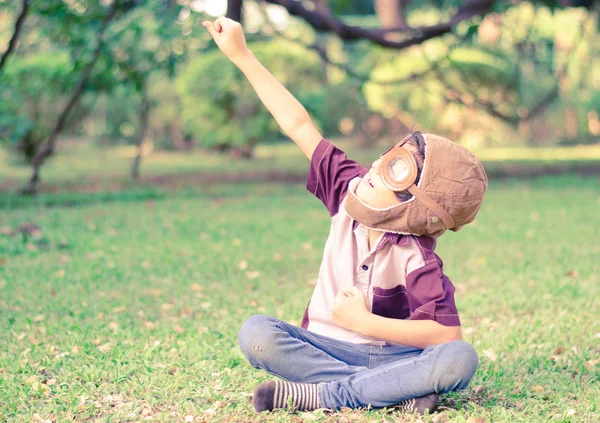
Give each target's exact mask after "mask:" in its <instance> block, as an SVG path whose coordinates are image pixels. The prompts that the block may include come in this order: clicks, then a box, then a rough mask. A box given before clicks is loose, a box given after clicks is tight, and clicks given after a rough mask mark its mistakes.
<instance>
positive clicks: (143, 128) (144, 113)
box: [131, 83, 150, 179]
mask: <svg viewBox="0 0 600 423" xmlns="http://www.w3.org/2000/svg"><path fill="white" fill-rule="evenodd" d="M141 95H142V104H141V105H140V134H139V135H138V138H137V140H136V142H135V147H136V151H137V154H136V156H135V158H134V159H133V164H132V166H131V177H132V178H133V179H138V178H139V177H140V163H141V162H142V154H143V146H144V141H145V139H146V134H147V133H148V115H149V114H150V100H149V99H148V94H147V93H146V84H145V83H144V84H142V90H141Z"/></svg>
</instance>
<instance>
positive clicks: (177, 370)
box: [168, 366, 179, 375]
mask: <svg viewBox="0 0 600 423" xmlns="http://www.w3.org/2000/svg"><path fill="white" fill-rule="evenodd" d="M168 372H169V374H170V375H176V374H177V373H178V372H179V369H178V368H177V367H175V366H172V367H170V368H169V370H168Z"/></svg>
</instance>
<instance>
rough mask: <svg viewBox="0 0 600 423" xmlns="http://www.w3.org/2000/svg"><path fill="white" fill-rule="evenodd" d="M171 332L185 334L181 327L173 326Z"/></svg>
mask: <svg viewBox="0 0 600 423" xmlns="http://www.w3.org/2000/svg"><path fill="white" fill-rule="evenodd" d="M173 330H174V331H175V332H177V333H183V332H185V329H184V328H182V327H181V326H179V325H173Z"/></svg>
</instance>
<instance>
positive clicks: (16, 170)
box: [0, 139, 600, 193]
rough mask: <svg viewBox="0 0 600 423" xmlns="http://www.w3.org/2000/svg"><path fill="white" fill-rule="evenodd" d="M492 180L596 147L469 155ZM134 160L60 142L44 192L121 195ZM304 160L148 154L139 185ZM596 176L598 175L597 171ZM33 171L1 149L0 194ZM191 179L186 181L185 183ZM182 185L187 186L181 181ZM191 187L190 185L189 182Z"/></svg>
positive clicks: (364, 154) (574, 159)
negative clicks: (164, 178) (112, 192)
mask: <svg viewBox="0 0 600 423" xmlns="http://www.w3.org/2000/svg"><path fill="white" fill-rule="evenodd" d="M334 141H335V144H336V145H338V146H340V147H341V148H342V149H343V150H344V151H346V152H347V153H348V156H349V157H352V158H353V159H355V160H357V161H359V162H360V163H363V164H365V165H370V164H371V163H372V162H373V160H375V159H377V158H378V157H379V153H381V152H382V151H384V150H385V149H387V147H388V146H389V144H390V143H391V142H392V141H393V140H391V139H389V140H387V141H386V140H383V141H381V142H380V143H379V145H378V146H375V147H373V148H370V149H359V148H356V146H355V145H353V143H352V140H349V139H336V140H334ZM473 152H474V153H476V154H477V156H478V157H479V158H480V159H481V160H482V162H483V164H484V166H485V168H486V171H487V172H488V174H489V175H490V176H491V177H494V176H498V175H503V176H505V175H507V174H513V175H516V176H519V175H523V174H528V173H539V172H544V171H549V170H553V171H556V170H560V169H563V170H577V169H583V168H591V167H595V168H596V169H598V168H600V144H598V145H582V146H575V147H552V148H532V147H496V148H484V149H480V150H476V149H475V150H473ZM134 155H135V150H134V148H133V147H131V146H115V147H108V148H107V147H104V148H99V147H97V146H95V145H94V144H93V143H90V142H81V141H69V140H67V141H63V142H62V143H59V151H58V152H57V154H55V155H54V156H52V157H51V158H50V159H49V160H48V161H47V163H46V164H45V165H44V167H43V168H42V184H43V191H51V192H54V191H57V190H67V191H73V190H78V191H81V190H85V191H96V192H98V191H115V190H116V191H120V190H122V189H130V188H131V185H132V184H131V179H130V178H129V175H130V167H131V161H132V159H133V157H134ZM307 164H308V161H307V160H306V158H305V157H304V156H303V155H302V153H301V152H300V150H299V149H298V148H297V147H296V146H295V145H294V144H293V143H292V142H291V141H289V142H286V143H278V144H275V145H259V146H258V147H257V148H256V159H255V160H251V161H244V160H242V161H233V162H232V160H231V159H230V158H229V157H228V156H227V155H222V154H215V153H210V152H207V151H203V150H199V149H198V150H195V151H192V152H164V151H156V152H152V153H151V154H149V155H148V156H146V157H144V159H143V161H142V166H141V173H142V183H146V184H147V185H155V183H156V181H155V180H153V179H152V178H156V177H164V176H175V177H176V178H179V179H182V178H185V177H189V176H202V175H207V174H212V175H215V174H216V175H219V174H225V173H231V172H232V171H235V172H253V173H255V174H256V173H259V172H265V171H280V172H286V173H291V174H297V175H301V176H302V175H304V173H305V172H306V166H307ZM595 173H596V174H597V173H598V171H596V172H595ZM30 174H31V170H30V169H29V168H28V167H27V166H24V165H23V164H22V163H21V162H20V161H19V160H18V158H17V157H16V155H14V154H10V153H9V152H8V151H7V150H3V149H0V193H1V192H2V191H15V190H17V189H18V188H21V187H23V186H24V185H25V182H26V180H27V178H28V177H29V176H30ZM188 179H189V178H188ZM184 182H185V181H184ZM193 184H194V183H193Z"/></svg>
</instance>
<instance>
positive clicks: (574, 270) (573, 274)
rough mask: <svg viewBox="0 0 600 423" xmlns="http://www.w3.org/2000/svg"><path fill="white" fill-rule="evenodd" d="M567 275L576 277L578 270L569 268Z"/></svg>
mask: <svg viewBox="0 0 600 423" xmlns="http://www.w3.org/2000/svg"><path fill="white" fill-rule="evenodd" d="M567 276H569V277H571V278H576V277H578V276H579V272H578V271H577V269H573V270H569V271H568V272H567Z"/></svg>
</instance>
